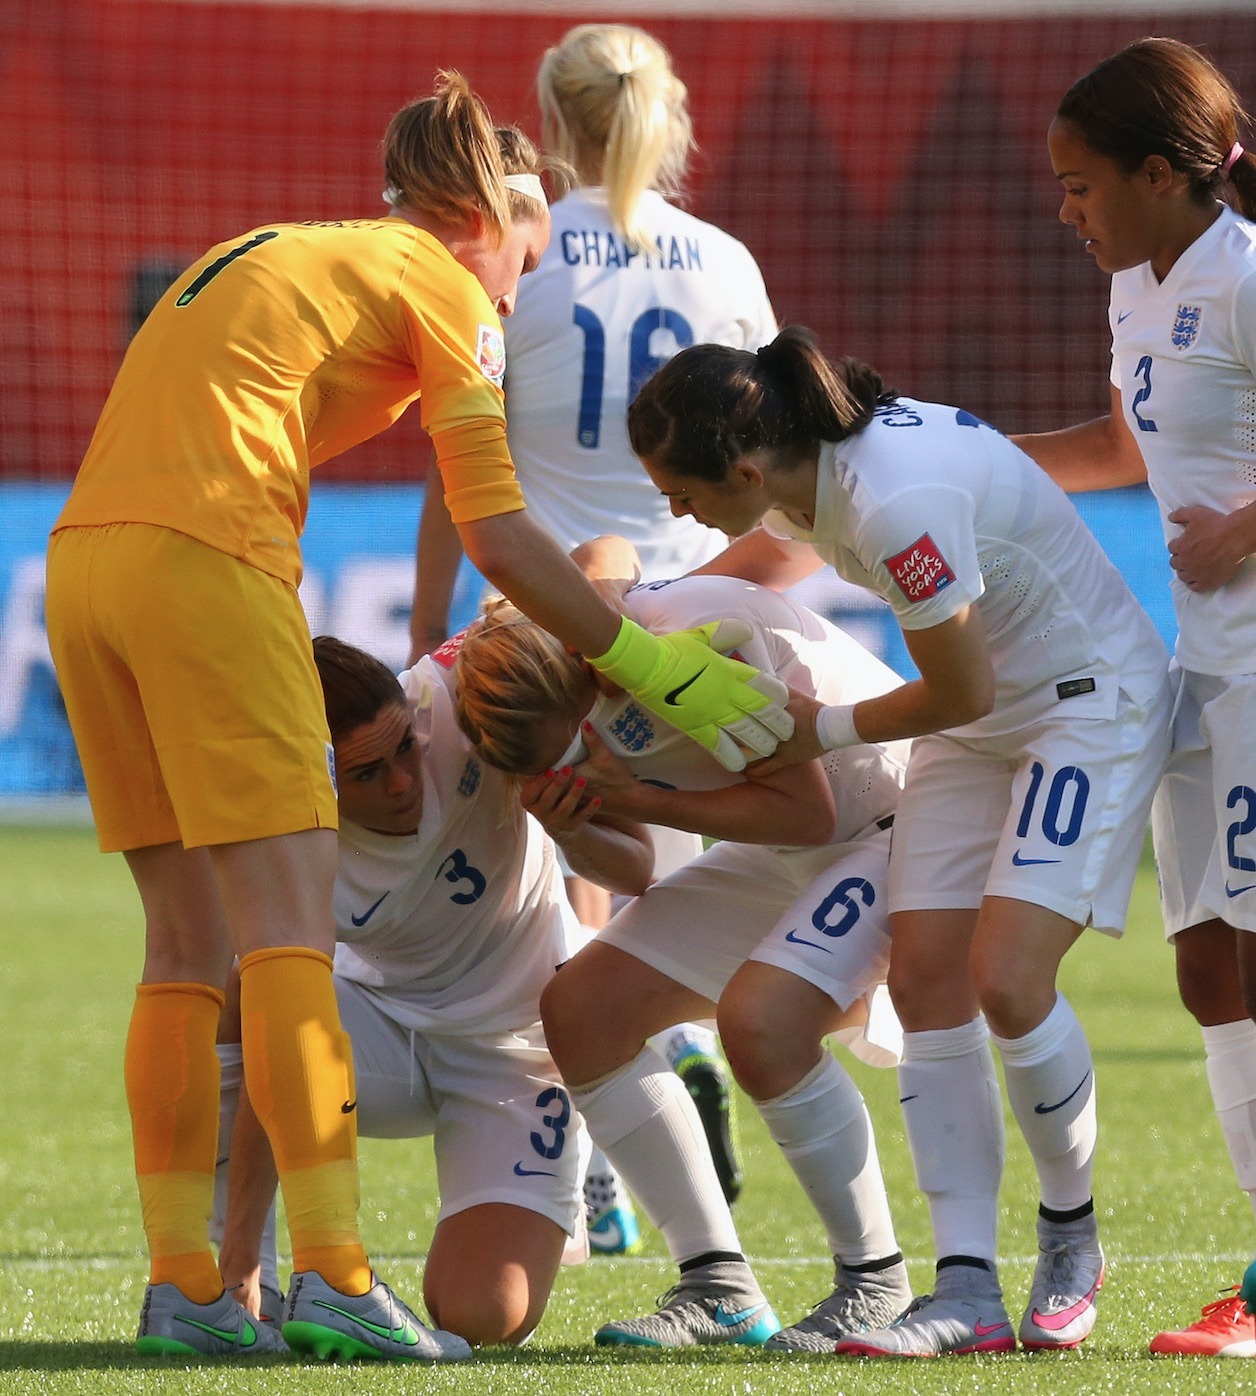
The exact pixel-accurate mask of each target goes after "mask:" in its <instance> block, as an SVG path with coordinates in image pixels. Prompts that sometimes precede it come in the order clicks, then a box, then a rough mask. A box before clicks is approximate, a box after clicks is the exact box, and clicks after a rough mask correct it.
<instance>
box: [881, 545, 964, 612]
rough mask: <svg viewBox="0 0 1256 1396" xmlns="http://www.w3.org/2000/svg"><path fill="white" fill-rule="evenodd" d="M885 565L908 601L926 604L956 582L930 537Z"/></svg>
mask: <svg viewBox="0 0 1256 1396" xmlns="http://www.w3.org/2000/svg"><path fill="white" fill-rule="evenodd" d="M885 565H886V566H887V567H888V568H889V569H890V575H891V576H892V577H893V578H894V580H895V581H896V582H897V583H898V585H899V590H900V591H901V592H902V593H903V595H904V596H905V597H906V598H907V599H908V601H927V600H928V599H929V597H931V596H936V595H937V594H938V592H940V591H941V590H942V589H943V588H944V587H949V586H950V585H951V583H952V582H953V581H954V580H955V573H954V572H952V571H951V569H950V566H949V564H948V563H947V560H946V558H944V557H943V556H942V554H941V553H940V552H939V551H938V546H937V544H936V543H935V542H934V541H933V539H932V538H930V537H929V535H928V534H927V533H922V534H921V535H920V537H919V538H917V539H916V541H915V542H914V543H913V544H911V546H910V547H907V548H904V549H903V551H902V552H901V553H895V554H894V556H893V557H887V558H886V559H885Z"/></svg>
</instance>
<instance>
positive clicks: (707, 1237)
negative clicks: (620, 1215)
mask: <svg viewBox="0 0 1256 1396" xmlns="http://www.w3.org/2000/svg"><path fill="white" fill-rule="evenodd" d="M571 1098H572V1103H573V1104H574V1105H575V1107H576V1109H577V1110H579V1111H580V1113H581V1114H582V1115H583V1116H584V1120H585V1124H586V1125H588V1127H589V1133H590V1134H591V1135H592V1136H593V1139H594V1140H595V1141H596V1143H597V1144H598V1146H599V1147H600V1148H602V1149H604V1150H605V1151H606V1154H607V1156H608V1157H609V1159H610V1160H611V1162H612V1163H613V1164H614V1165H615V1169H616V1171H617V1172H618V1173H619V1175H620V1177H621V1178H622V1179H623V1180H624V1183H625V1184H626V1185H627V1187H628V1189H629V1191H630V1192H631V1193H632V1195H633V1197H635V1198H636V1200H637V1203H638V1205H639V1206H640V1207H641V1209H642V1211H644V1212H645V1214H646V1216H647V1217H649V1219H650V1220H651V1221H652V1222H653V1223H654V1225H655V1226H656V1227H658V1229H659V1230H660V1231H661V1232H662V1233H663V1239H664V1240H665V1241H666V1242H667V1249H668V1251H669V1252H670V1253H671V1256H672V1259H673V1260H674V1261H676V1262H677V1264H680V1263H681V1262H683V1261H686V1260H690V1259H692V1258H693V1257H694V1256H696V1255H701V1254H703V1252H705V1251H740V1250H741V1242H740V1241H739V1240H738V1239H737V1231H736V1228H735V1227H734V1226H733V1217H732V1213H731V1212H730V1211H729V1210H728V1203H727V1202H725V1201H724V1193H723V1191H722V1190H721V1188H720V1180H719V1178H718V1177H717V1176H716V1173H715V1165H714V1164H713V1163H712V1162H711V1150H710V1148H709V1147H708V1145H707V1140H706V1135H705V1133H704V1132H703V1129H702V1121H701V1120H700V1119H699V1118H698V1111H697V1108H696V1106H695V1105H694V1103H693V1101H692V1100H691V1099H690V1096H689V1092H688V1091H687V1090H686V1089H685V1085H684V1082H683V1081H681V1079H680V1077H679V1076H677V1075H676V1074H675V1073H674V1072H673V1071H671V1070H669V1069H668V1068H667V1067H666V1066H665V1065H664V1064H663V1062H662V1060H661V1059H660V1058H659V1055H658V1053H657V1052H655V1051H654V1050H653V1048H651V1047H644V1048H643V1049H642V1050H641V1051H640V1052H639V1053H638V1054H637V1055H636V1056H635V1057H634V1058H633V1059H632V1061H630V1062H629V1063H628V1064H627V1065H626V1066H622V1067H620V1068H619V1070H618V1071H612V1072H611V1073H610V1075H609V1076H603V1077H602V1078H601V1080H599V1081H594V1082H592V1083H591V1084H590V1085H589V1086H586V1087H585V1088H584V1089H582V1090H573V1091H572V1092H571Z"/></svg>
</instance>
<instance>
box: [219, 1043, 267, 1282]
mask: <svg viewBox="0 0 1256 1396" xmlns="http://www.w3.org/2000/svg"><path fill="white" fill-rule="evenodd" d="M218 1066H219V1069H220V1070H221V1072H222V1086H221V1092H220V1094H219V1097H218V1166H217V1168H215V1170H214V1213H213V1216H212V1217H211V1218H210V1222H209V1239H210V1240H211V1241H212V1242H213V1243H214V1245H216V1246H221V1245H222V1233H223V1228H224V1227H225V1226H226V1224H227V1173H228V1166H229V1163H230V1159H231V1131H232V1130H233V1129H234V1128H235V1116H236V1104H237V1102H238V1101H239V1099H240V1083H241V1081H243V1080H244V1049H243V1048H242V1047H241V1046H240V1044H239V1043H238V1042H220V1043H219V1044H218ZM258 1258H259V1260H260V1261H261V1266H262V1275H261V1278H262V1284H264V1285H266V1286H267V1287H268V1288H270V1289H273V1290H277V1291H279V1292H280V1293H282V1292H283V1287H282V1286H281V1285H280V1283H279V1256H278V1253H277V1248H276V1243H275V1204H274V1203H273V1202H272V1203H271V1204H270V1211H269V1212H268V1213H267V1214H266V1226H265V1228H264V1229H263V1231H262V1248H261V1255H260V1256H259V1257H258Z"/></svg>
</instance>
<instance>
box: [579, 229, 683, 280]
mask: <svg viewBox="0 0 1256 1396" xmlns="http://www.w3.org/2000/svg"><path fill="white" fill-rule="evenodd" d="M561 241H562V249H563V261H564V262H566V263H567V265H568V266H569V267H578V266H580V265H581V264H583V265H584V266H586V267H631V266H632V264H633V263H634V262H636V263H637V264H638V265H639V267H640V268H641V269H642V270H644V271H701V270H702V248H701V246H700V245H699V242H698V239H697V238H677V237H667V238H664V237H656V238H655V239H654V242H653V244H652V245H651V246H650V247H648V248H646V250H645V251H644V252H637V251H635V250H634V249H633V248H631V247H629V246H628V244H627V243H626V242H625V241H624V240H623V238H619V237H616V236H615V234H614V233H611V232H607V231H606V230H605V229H604V228H582V229H575V228H568V229H566V230H565V231H564V232H563V233H562V235H561Z"/></svg>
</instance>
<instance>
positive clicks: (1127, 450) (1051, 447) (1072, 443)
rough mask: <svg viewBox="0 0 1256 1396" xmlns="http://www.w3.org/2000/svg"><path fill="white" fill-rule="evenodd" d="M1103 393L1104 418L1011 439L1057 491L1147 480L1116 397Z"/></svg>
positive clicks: (1112, 390)
mask: <svg viewBox="0 0 1256 1396" xmlns="http://www.w3.org/2000/svg"><path fill="white" fill-rule="evenodd" d="M1109 389H1110V393H1111V411H1110V412H1109V413H1108V415H1107V416H1106V417H1096V418H1095V419H1094V420H1093V421H1090V422H1082V423H1080V424H1079V425H1078V426H1073V427H1064V428H1063V429H1062V430H1060V431H1047V432H1036V433H1030V434H1027V435H1022V436H1013V437H1012V438H1011V439H1012V440H1013V441H1014V442H1015V443H1016V444H1017V445H1018V446H1019V447H1020V448H1021V450H1022V451H1024V452H1025V453H1026V454H1027V455H1030V456H1032V457H1033V458H1034V460H1036V461H1037V462H1038V464H1039V465H1040V466H1041V467H1042V468H1043V470H1045V471H1046V472H1047V474H1048V475H1050V476H1051V478H1052V479H1053V480H1054V481H1055V482H1056V484H1057V485H1059V486H1060V488H1061V489H1064V490H1069V491H1070V492H1076V491H1078V490H1113V489H1119V488H1120V487H1121V486H1123V485H1140V484H1142V483H1143V482H1144V481H1145V480H1146V479H1147V467H1146V466H1145V465H1144V464H1143V457H1142V453H1141V452H1140V451H1139V449H1138V442H1137V441H1135V440H1134V436H1133V433H1132V432H1131V431H1130V429H1129V427H1128V426H1126V424H1125V417H1124V415H1123V414H1122V412H1121V395H1120V393H1119V392H1118V391H1117V390H1116V388H1115V387H1112V386H1111V385H1109Z"/></svg>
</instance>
